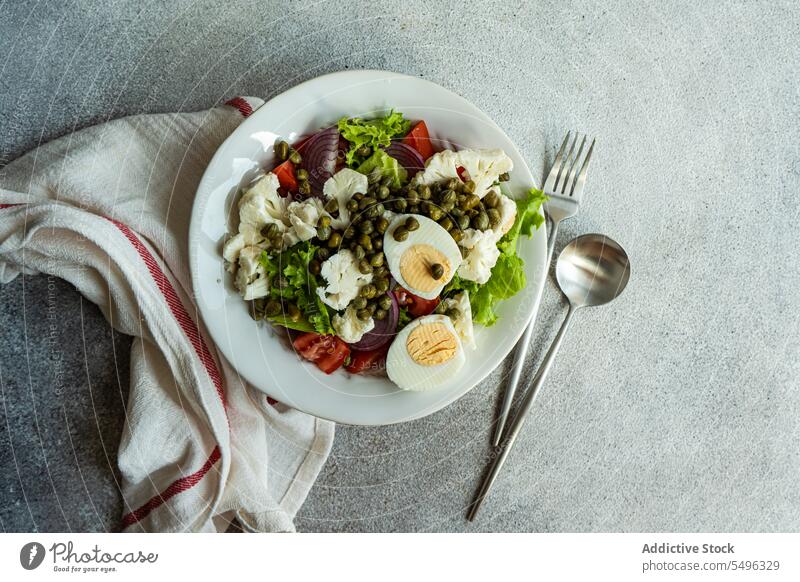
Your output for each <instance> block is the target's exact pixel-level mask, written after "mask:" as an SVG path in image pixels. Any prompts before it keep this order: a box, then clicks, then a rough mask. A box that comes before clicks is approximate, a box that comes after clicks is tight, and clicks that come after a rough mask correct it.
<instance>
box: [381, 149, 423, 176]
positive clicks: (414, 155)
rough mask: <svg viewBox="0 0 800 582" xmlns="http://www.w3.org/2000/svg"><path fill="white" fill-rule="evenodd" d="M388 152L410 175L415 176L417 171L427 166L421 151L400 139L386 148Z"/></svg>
mask: <svg viewBox="0 0 800 582" xmlns="http://www.w3.org/2000/svg"><path fill="white" fill-rule="evenodd" d="M386 153H387V154H389V155H390V156H392V157H393V158H394V159H395V160H397V162H398V163H399V164H400V165H401V166H403V167H404V168H405V169H406V172H408V177H409V178H412V177H414V176H415V175H416V174H417V172H419V171H420V170H423V169H424V168H425V160H423V159H422V156H421V155H419V152H418V151H417V150H415V149H414V148H412V147H411V146H410V145H406V144H404V143H403V142H400V141H393V142H392V143H391V145H390V146H389V147H388V148H386Z"/></svg>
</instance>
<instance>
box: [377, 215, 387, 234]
mask: <svg viewBox="0 0 800 582" xmlns="http://www.w3.org/2000/svg"><path fill="white" fill-rule="evenodd" d="M387 228H389V221H388V220H387V219H385V218H383V217H380V218H379V219H378V220H376V221H375V230H377V231H378V232H379V233H381V234H383V233H384V232H386V229H387Z"/></svg>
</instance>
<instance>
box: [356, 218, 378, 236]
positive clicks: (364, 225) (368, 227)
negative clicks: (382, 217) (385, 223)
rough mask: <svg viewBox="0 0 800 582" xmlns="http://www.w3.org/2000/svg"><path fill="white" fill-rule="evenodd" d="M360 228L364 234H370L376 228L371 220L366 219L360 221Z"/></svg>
mask: <svg viewBox="0 0 800 582" xmlns="http://www.w3.org/2000/svg"><path fill="white" fill-rule="evenodd" d="M358 230H359V232H361V233H363V234H370V233H371V232H372V231H374V230H375V225H374V224H372V221H371V220H365V221H363V222H361V223H359V225H358Z"/></svg>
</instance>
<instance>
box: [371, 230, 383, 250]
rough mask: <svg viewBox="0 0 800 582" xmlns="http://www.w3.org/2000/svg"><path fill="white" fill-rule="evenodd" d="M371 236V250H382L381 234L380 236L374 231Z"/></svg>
mask: <svg viewBox="0 0 800 582" xmlns="http://www.w3.org/2000/svg"><path fill="white" fill-rule="evenodd" d="M372 236H373V239H372V248H373V250H376V251H382V250H383V236H381V235H380V234H378V233H375V234H373V235H372Z"/></svg>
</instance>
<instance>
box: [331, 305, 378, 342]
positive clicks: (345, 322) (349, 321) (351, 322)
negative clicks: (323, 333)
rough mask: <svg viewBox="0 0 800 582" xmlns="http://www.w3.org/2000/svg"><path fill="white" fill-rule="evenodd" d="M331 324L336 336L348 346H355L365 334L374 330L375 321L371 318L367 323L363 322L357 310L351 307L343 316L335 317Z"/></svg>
mask: <svg viewBox="0 0 800 582" xmlns="http://www.w3.org/2000/svg"><path fill="white" fill-rule="evenodd" d="M331 324H333V329H335V330H336V335H338V336H339V337H340V338H342V339H343V340H344V341H346V342H347V343H348V344H354V343H356V342H357V341H361V338H362V337H364V334H365V333H367V332H368V331H372V330H373V329H374V327H375V320H374V319H373V318H371V317H370V318H369V319H368V320H367V321H361V320H360V319H359V318H358V316H357V315H356V308H355V307H353V306H352V305H351V306H350V307H348V308H347V309H346V310H345V312H344V315H343V316H342V315H338V314H337V315H334V316H333V319H332V320H331Z"/></svg>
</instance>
